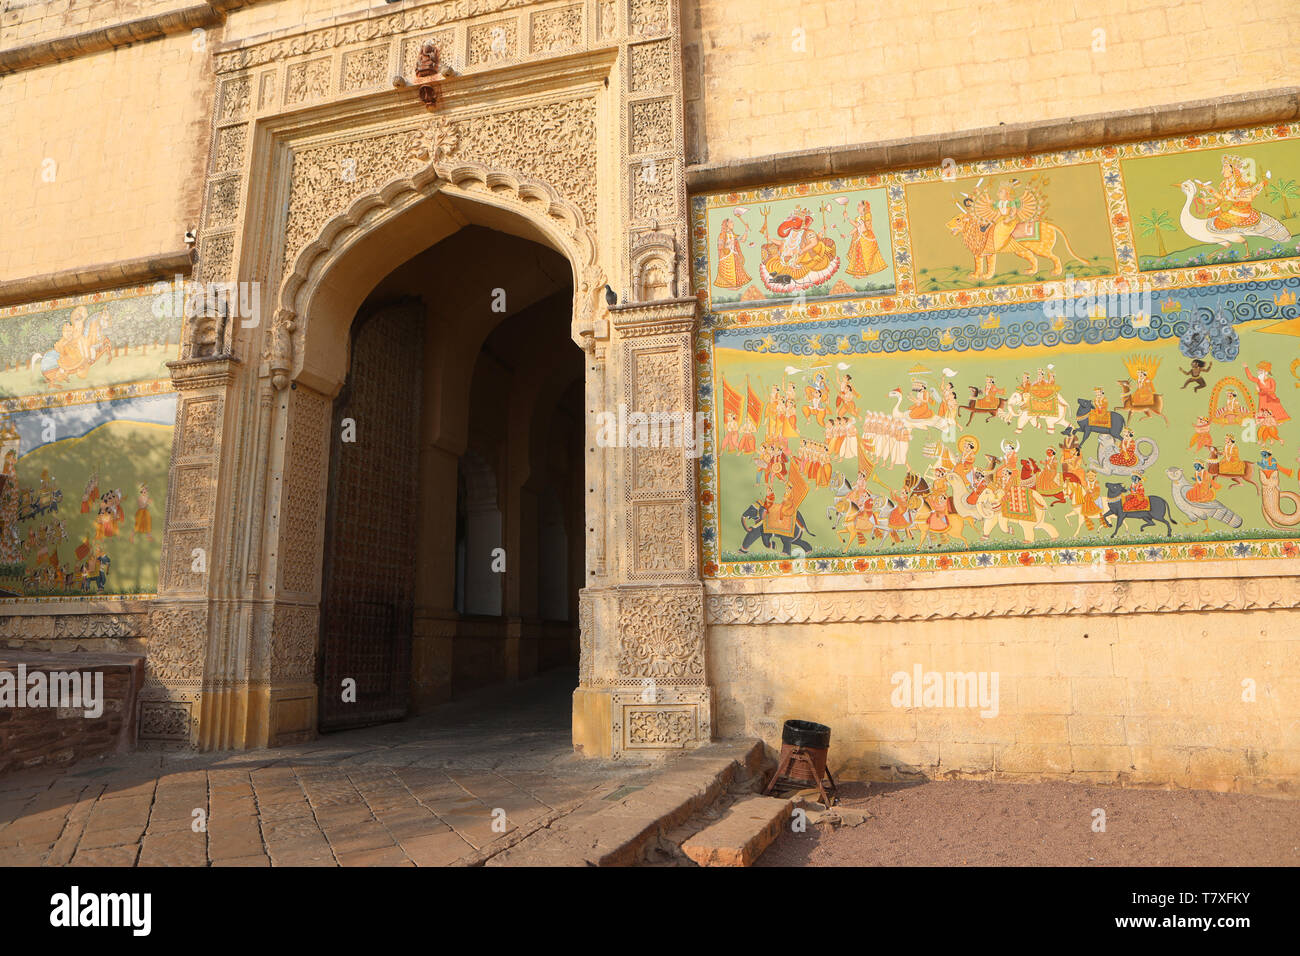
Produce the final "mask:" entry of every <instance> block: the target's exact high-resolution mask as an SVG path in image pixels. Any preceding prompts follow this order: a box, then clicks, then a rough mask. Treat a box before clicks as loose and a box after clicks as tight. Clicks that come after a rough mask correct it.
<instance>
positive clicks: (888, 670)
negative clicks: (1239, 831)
mask: <svg viewBox="0 0 1300 956" xmlns="http://www.w3.org/2000/svg"><path fill="white" fill-rule="evenodd" d="M708 655H709V664H710V678H709V680H710V683H711V684H712V685H713V687H714V688H715V693H716V695H717V696H716V700H717V710H716V715H717V716H716V723H717V729H718V734H719V736H722V737H739V736H756V737H760V738H762V739H763V740H764V741H765V742H766V743H767V745H768V746H770V747H773V748H779V747H780V741H781V726H782V724H783V722H784V721H785V720H787V719H789V718H801V719H806V720H815V721H819V722H821V723H825V724H828V725H830V727H831V750H830V767H831V771H832V772H833V773H834V774H835V775H836V779H841V778H842V779H845V780H905V779H917V778H920V777H926V778H944V779H963V778H970V779H995V780H1008V781H1017V782H1023V781H1040V780H1068V781H1071V782H1078V783H1088V784H1097V783H1102V784H1117V785H1124V786H1156V787H1194V788H1204V789H1211V790H1220V791H1240V792H1260V793H1273V794H1278V795H1287V796H1296V795H1300V636H1297V634H1296V631H1295V615H1294V612H1293V611H1287V610H1275V611H1245V612H1228V613H1213V612H1200V613H1187V614H1170V613H1164V614H1123V615H1098V616H1088V617H1082V616H1062V617H1021V618H1011V619H1008V618H991V619H974V620H943V621H909V622H871V623H846V624H766V625H760V626H735V625H728V626H716V625H715V626H712V627H710V628H709V631H708ZM917 665H920V667H921V668H922V671H923V673H924V672H941V673H947V672H954V673H957V672H961V673H968V672H977V673H978V672H984V673H986V674H988V675H990V679H989V685H988V686H989V687H990V689H991V686H992V683H991V675H992V674H995V673H996V674H997V677H998V683H997V687H998V700H997V715H996V716H989V717H981V716H980V708H979V707H969V706H967V707H954V706H921V707H914V706H894V699H895V694H901V693H902V688H903V682H902V680H901V679H897V675H899V674H900V673H905V674H907V675H908V677H909V678H911V677H912V676H913V675H914V673H915V667H916V666H917ZM1252 695H1253V699H1251V698H1252ZM903 700H904V701H906V702H909V703H910V699H909V698H906V697H904V698H903ZM922 702H923V703H924V698H922ZM990 709H991V708H990Z"/></svg>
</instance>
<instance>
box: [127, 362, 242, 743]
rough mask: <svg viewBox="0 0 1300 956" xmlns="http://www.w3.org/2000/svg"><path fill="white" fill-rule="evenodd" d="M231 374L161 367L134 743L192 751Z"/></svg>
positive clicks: (215, 366)
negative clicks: (161, 461) (168, 423)
mask: <svg viewBox="0 0 1300 956" xmlns="http://www.w3.org/2000/svg"><path fill="white" fill-rule="evenodd" d="M238 366H239V362H238V361H237V360H235V359H233V358H230V357H217V358H207V359H194V360H182V361H179V362H171V363H169V368H170V369H171V373H172V384H173V385H174V386H175V388H176V390H177V392H178V393H179V395H178V400H177V403H176V428H175V432H174V433H173V438H172V456H171V465H170V468H169V470H168V476H167V520H166V524H165V528H166V532H165V535H164V538H163V548H162V559H161V565H160V573H159V581H158V598H157V600H156V601H155V602H154V605H153V609H152V611H151V612H150V625H149V635H150V636H149V642H148V645H147V648H146V652H145V683H144V689H143V691H142V693H141V695H140V720H139V739H140V740H141V741H142V742H143V741H165V742H173V743H187V744H198V743H199V718H200V714H201V710H202V707H203V705H204V692H203V682H204V674H205V668H206V664H207V659H208V656H209V653H208V651H209V631H210V629H211V626H212V622H211V619H210V602H209V597H210V594H211V588H212V575H213V572H215V570H216V567H215V562H214V549H213V539H214V535H215V525H216V521H215V519H214V514H215V512H216V510H217V496H216V490H217V485H218V480H219V468H220V463H221V460H222V459H221V449H222V444H223V438H224V436H225V432H226V425H225V422H226V417H227V414H226V412H227V395H228V393H229V392H230V386H231V384H232V383H233V381H234V379H235V376H236V373H237V370H238Z"/></svg>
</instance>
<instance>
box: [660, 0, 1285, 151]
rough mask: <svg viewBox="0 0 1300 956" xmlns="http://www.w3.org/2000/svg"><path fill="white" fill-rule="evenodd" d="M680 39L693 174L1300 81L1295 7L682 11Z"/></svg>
mask: <svg viewBox="0 0 1300 956" xmlns="http://www.w3.org/2000/svg"><path fill="white" fill-rule="evenodd" d="M1098 30H1101V31H1104V35H1101V34H1097V33H1096V32H1095V31H1098ZM796 31H802V39H803V50H802V51H800V50H798V49H796V41H797V40H799V39H800V34H799V33H797V32H796ZM682 33H683V36H682V44H683V65H684V73H685V86H686V115H687V125H688V138H687V159H688V162H696V163H699V162H708V163H720V162H726V161H732V160H746V159H753V158H757V157H760V156H764V155H768V154H772V153H783V152H791V151H796V150H802V149H812V148H815V147H835V146H844V145H849V144H856V143H871V142H877V141H881V140H893V139H903V138H907V137H913V136H926V135H931V134H943V133H951V132H956V131H959V130H969V129H977V128H980V127H987V126H997V125H998V124H999V123H1007V124H1013V123H1024V122H1033V121H1042V120H1050V119H1061V118H1066V117H1070V116H1079V115H1086V114H1094V113H1106V112H1114V111H1120V110H1128V109H1138V108H1143V107H1150V106H1157V105H1162V104H1166V103H1180V102H1187V101H1190V100H1199V99H1210V98H1214V97H1221V96H1226V95H1229V94H1234V93H1245V92H1251V91H1258V90H1266V89H1273V88H1276V87H1283V86H1290V85H1292V84H1294V83H1295V82H1296V77H1297V76H1300V4H1297V3H1295V2H1294V0H996V2H988V0H984V2H981V0H799V2H798V3H791V2H790V0H682ZM1099 39H1101V40H1103V41H1104V50H1098V51H1094V49H1093V47H1094V44H1095V43H1097V41H1098V40H1099ZM1098 45H1099V46H1100V45H1102V44H1098Z"/></svg>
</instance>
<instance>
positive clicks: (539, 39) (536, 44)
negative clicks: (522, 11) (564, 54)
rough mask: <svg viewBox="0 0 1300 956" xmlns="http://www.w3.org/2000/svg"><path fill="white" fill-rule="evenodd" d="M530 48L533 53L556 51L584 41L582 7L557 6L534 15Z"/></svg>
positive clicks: (575, 5)
mask: <svg viewBox="0 0 1300 956" xmlns="http://www.w3.org/2000/svg"><path fill="white" fill-rule="evenodd" d="M531 33H532V35H531V37H530V38H529V48H530V49H531V50H532V52H533V53H556V52H559V51H561V50H566V49H568V48H570V47H575V46H578V45H579V44H580V43H582V7H581V6H579V5H578V4H574V5H573V6H569V7H556V8H554V9H551V10H539V11H538V12H536V13H534V14H533V15H532V30H531Z"/></svg>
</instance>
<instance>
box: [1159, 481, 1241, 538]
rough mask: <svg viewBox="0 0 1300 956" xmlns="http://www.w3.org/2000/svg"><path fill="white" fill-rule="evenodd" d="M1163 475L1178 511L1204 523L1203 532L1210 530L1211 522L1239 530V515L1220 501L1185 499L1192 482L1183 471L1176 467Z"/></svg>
mask: <svg viewBox="0 0 1300 956" xmlns="http://www.w3.org/2000/svg"><path fill="white" fill-rule="evenodd" d="M1165 474H1166V475H1167V476H1168V477H1169V483H1170V485H1171V486H1172V488H1171V493H1172V495H1173V498H1174V504H1175V505H1177V506H1178V510H1179V511H1181V512H1182V513H1183V514H1185V515H1187V517H1189V518H1191V519H1192V520H1193V521H1204V522H1205V530H1206V531H1209V530H1210V522H1211V521H1221V522H1223V523H1224V524H1226V525H1227V526H1228V527H1229V528H1240V527H1241V525H1242V520H1241V515H1239V514H1237V512H1235V511H1233V510H1232V509H1231V508H1229V507H1228V506H1227V505H1225V504H1224V503H1223V502H1221V501H1191V500H1189V499H1188V497H1187V492H1188V491H1189V490H1190V489H1191V487H1192V482H1191V480H1190V479H1189V478H1187V477H1186V476H1185V475H1184V474H1183V470H1182V469H1181V468H1179V467H1178V466H1177V465H1175V466H1173V467H1170V468H1166V469H1165Z"/></svg>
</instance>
